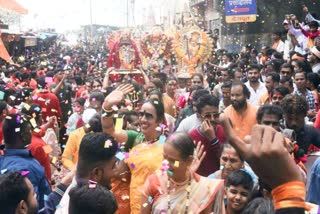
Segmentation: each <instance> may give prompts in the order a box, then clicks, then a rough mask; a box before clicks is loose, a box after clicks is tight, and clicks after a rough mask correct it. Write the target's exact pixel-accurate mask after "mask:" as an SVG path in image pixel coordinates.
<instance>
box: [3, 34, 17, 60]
mask: <svg viewBox="0 0 320 214" xmlns="http://www.w3.org/2000/svg"><path fill="white" fill-rule="evenodd" d="M0 35H1V34H0ZM0 58H2V59H4V60H6V61H7V62H8V63H10V64H14V62H13V61H12V59H11V58H10V56H9V54H8V51H7V49H6V47H5V46H4V44H3V41H2V39H1V36H0Z"/></svg>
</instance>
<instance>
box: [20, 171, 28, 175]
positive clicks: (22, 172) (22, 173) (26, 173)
mask: <svg viewBox="0 0 320 214" xmlns="http://www.w3.org/2000/svg"><path fill="white" fill-rule="evenodd" d="M28 174H29V171H27V170H24V171H21V175H22V176H26V175H28Z"/></svg>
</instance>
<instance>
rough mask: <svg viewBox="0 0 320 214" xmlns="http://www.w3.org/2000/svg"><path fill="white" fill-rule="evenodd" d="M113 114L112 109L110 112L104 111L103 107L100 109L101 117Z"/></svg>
mask: <svg viewBox="0 0 320 214" xmlns="http://www.w3.org/2000/svg"><path fill="white" fill-rule="evenodd" d="M113 114H114V111H113V110H112V111H111V112H105V111H104V110H103V109H102V114H101V116H102V117H112V116H113Z"/></svg>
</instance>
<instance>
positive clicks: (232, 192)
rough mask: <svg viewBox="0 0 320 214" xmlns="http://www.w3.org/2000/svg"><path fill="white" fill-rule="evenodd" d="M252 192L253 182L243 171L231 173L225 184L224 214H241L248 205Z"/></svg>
mask: <svg viewBox="0 0 320 214" xmlns="http://www.w3.org/2000/svg"><path fill="white" fill-rule="evenodd" d="M252 191H253V180H252V178H251V176H250V175H249V174H248V173H247V172H244V171H243V170H237V171H234V172H232V173H231V174H230V175H229V176H228V178H227V182H226V190H225V194H226V198H227V205H226V213H228V214H238V213H241V212H242V210H243V209H244V207H245V206H246V205H247V204H248V203H249V201H250V198H251V195H252Z"/></svg>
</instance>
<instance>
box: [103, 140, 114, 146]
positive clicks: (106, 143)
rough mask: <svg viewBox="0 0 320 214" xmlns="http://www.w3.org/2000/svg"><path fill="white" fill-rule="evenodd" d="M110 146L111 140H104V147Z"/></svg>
mask: <svg viewBox="0 0 320 214" xmlns="http://www.w3.org/2000/svg"><path fill="white" fill-rule="evenodd" d="M110 146H112V142H111V140H106V142H104V148H109V147H110Z"/></svg>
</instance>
